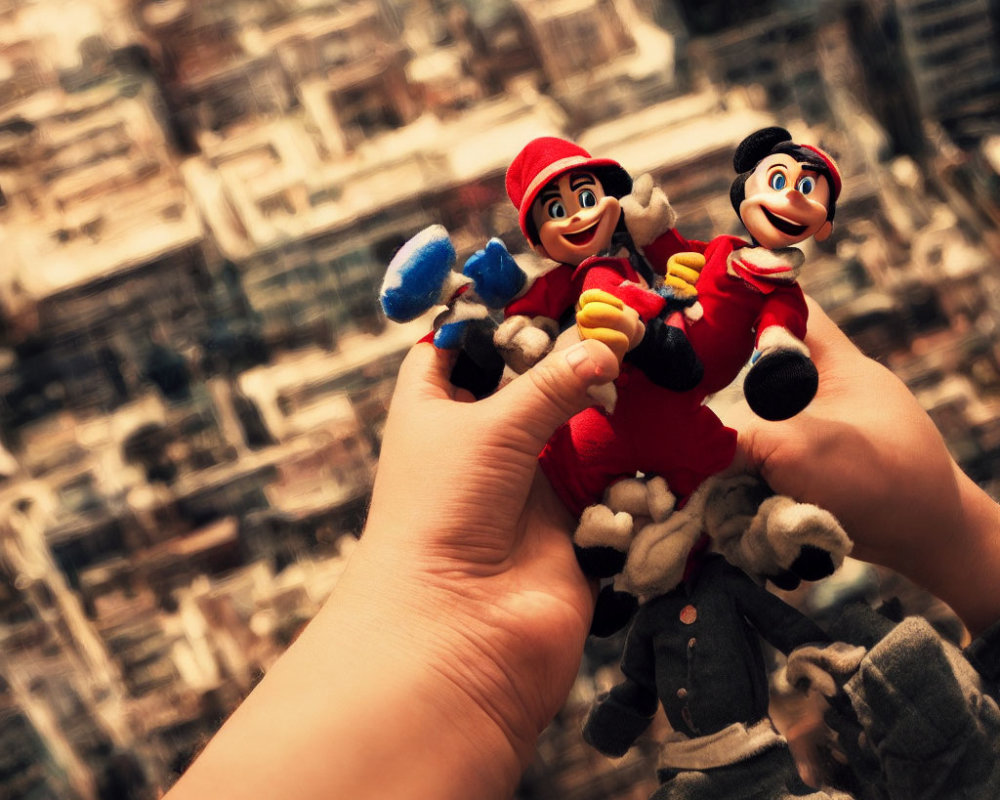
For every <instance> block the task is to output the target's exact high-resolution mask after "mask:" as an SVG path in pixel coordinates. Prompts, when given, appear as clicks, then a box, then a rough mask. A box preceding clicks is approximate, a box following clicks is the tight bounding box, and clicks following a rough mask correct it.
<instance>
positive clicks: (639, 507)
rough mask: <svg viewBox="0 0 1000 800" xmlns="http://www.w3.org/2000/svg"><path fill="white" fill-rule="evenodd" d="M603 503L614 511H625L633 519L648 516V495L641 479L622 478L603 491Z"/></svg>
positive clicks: (644, 482)
mask: <svg viewBox="0 0 1000 800" xmlns="http://www.w3.org/2000/svg"><path fill="white" fill-rule="evenodd" d="M604 502H605V503H606V504H607V505H608V506H609V507H610V508H611V509H612V510H614V511H627V512H628V513H629V514H631V515H632V516H633V517H648V516H649V494H648V491H647V487H646V481H644V480H642V479H641V478H622V479H621V480H619V481H615V482H614V483H612V484H611V485H610V486H609V487H608V488H607V489H606V490H605V491H604Z"/></svg>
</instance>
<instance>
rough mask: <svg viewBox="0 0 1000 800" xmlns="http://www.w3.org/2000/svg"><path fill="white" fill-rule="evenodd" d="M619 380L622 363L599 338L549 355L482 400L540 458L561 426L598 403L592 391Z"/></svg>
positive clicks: (587, 340)
mask: <svg viewBox="0 0 1000 800" xmlns="http://www.w3.org/2000/svg"><path fill="white" fill-rule="evenodd" d="M617 377H618V359H616V358H615V356H614V354H613V353H612V352H611V349H610V348H609V347H608V346H607V345H605V344H603V343H602V342H599V341H596V340H594V339H584V340H583V341H581V342H577V343H576V344H574V345H573V346H572V347H569V348H567V349H565V350H555V351H553V352H552V353H549V355H547V356H546V357H545V358H544V359H542V360H541V361H539V362H538V363H537V364H535V366H533V367H532V368H531V369H529V370H528V371H527V372H525V373H524V374H523V375H519V376H518V377H517V378H515V379H514V380H513V381H511V383H509V384H508V385H507V386H505V387H504V388H503V389H501V390H500V391H499V392H497V393H496V394H494V395H493V396H491V397H489V398H487V399H486V400H483V401H481V402H483V403H488V404H490V405H492V406H493V407H494V409H493V410H494V412H495V413H496V414H497V415H498V416H500V417H502V418H504V419H506V420H507V421H508V422H509V423H510V425H511V429H512V430H516V431H517V432H518V433H519V434H520V435H519V437H518V438H519V442H520V443H523V445H524V446H525V447H527V448H530V453H531V455H533V456H534V455H536V454H537V453H538V452H539V451H540V450H541V449H542V447H543V446H544V445H545V443H546V442H547V441H548V440H549V438H550V437H551V436H552V434H553V433H554V432H555V430H556V428H558V427H559V426H560V425H562V424H563V423H564V422H565V421H566V420H568V419H569V418H570V417H571V416H573V415H574V414H576V413H578V412H580V411H582V410H583V409H585V408H586V407H587V406H591V405H594V400H593V398H591V397H589V396H588V395H587V389H588V388H590V387H591V386H596V385H597V384H601V383H607V382H609V381H612V380H614V379H615V378H617Z"/></svg>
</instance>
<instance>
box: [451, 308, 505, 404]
mask: <svg viewBox="0 0 1000 800" xmlns="http://www.w3.org/2000/svg"><path fill="white" fill-rule="evenodd" d="M495 327H496V326H495V325H494V324H493V323H492V321H482V322H479V321H476V322H470V323H469V324H468V325H467V326H466V330H465V336H464V338H463V343H462V347H461V349H460V350H459V351H458V358H456V359H455V366H454V367H452V370H451V382H452V383H453V384H455V386H457V387H459V388H460V389H467V390H468V391H470V392H471V393H472V395H473V397H475V398H476V399H477V400H479V399H481V398H483V397H486V396H487V395H490V394H492V393H493V391H494V390H495V389H496V388H497V386H498V385H499V383H500V378H501V376H502V375H503V368H504V360H503V356H501V355H500V351H499V350H497V348H496V345H494V343H493V331H494V329H495Z"/></svg>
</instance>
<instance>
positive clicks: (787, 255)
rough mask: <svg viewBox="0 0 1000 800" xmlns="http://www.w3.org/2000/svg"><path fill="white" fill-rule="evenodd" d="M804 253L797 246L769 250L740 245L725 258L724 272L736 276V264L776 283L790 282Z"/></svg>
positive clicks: (802, 260) (803, 258) (797, 271)
mask: <svg viewBox="0 0 1000 800" xmlns="http://www.w3.org/2000/svg"><path fill="white" fill-rule="evenodd" d="M804 261H805V254H804V253H803V252H802V251H801V250H799V249H798V248H797V247H781V248H779V249H777V250H771V249H769V248H767V247H741V248H740V249H739V250H733V252H731V253H730V254H729V256H728V257H727V258H726V272H727V273H728V274H730V275H733V276H735V277H737V278H739V277H742V276H741V275H740V274H739V272H737V271H736V266H735V265H736V264H739V265H740V267H742V268H743V269H745V270H746V271H747V272H749V273H750V274H751V275H753V276H755V277H757V278H760V279H762V280H767V281H774V282H776V283H791V282H792V281H794V280H795V279H796V278H797V277H798V275H799V271H800V270H801V269H802V263H803V262H804Z"/></svg>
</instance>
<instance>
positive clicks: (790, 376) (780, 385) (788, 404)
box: [743, 350, 819, 420]
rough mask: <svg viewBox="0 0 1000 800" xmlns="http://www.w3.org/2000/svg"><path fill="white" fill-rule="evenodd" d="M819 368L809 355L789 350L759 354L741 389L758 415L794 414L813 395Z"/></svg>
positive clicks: (774, 417)
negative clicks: (817, 368)
mask: <svg viewBox="0 0 1000 800" xmlns="http://www.w3.org/2000/svg"><path fill="white" fill-rule="evenodd" d="M818 387H819V372H818V371H817V370H816V366H815V364H813V362H812V359H810V358H809V356H805V355H803V354H802V353H797V352H794V351H789V350H781V351H778V352H776V353H770V354H765V355H763V356H761V357H760V358H759V359H758V360H757V361H756V362H754V365H753V366H752V367H751V368H750V371H749V372H747V376H746V378H745V379H744V381H743V393H744V395H746V398H747V404H748V405H749V406H750V408H751V410H752V411H753V412H754V413H755V414H757V415H758V416H759V417H762V418H763V419H767V420H783V419H789V418H790V417H794V416H795V415H796V414H798V413H799V412H800V411H801V410H802V409H804V408H805V407H806V406H807V405H809V403H810V402H811V401H812V399H813V397H815V396H816V389H817V388H818Z"/></svg>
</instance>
